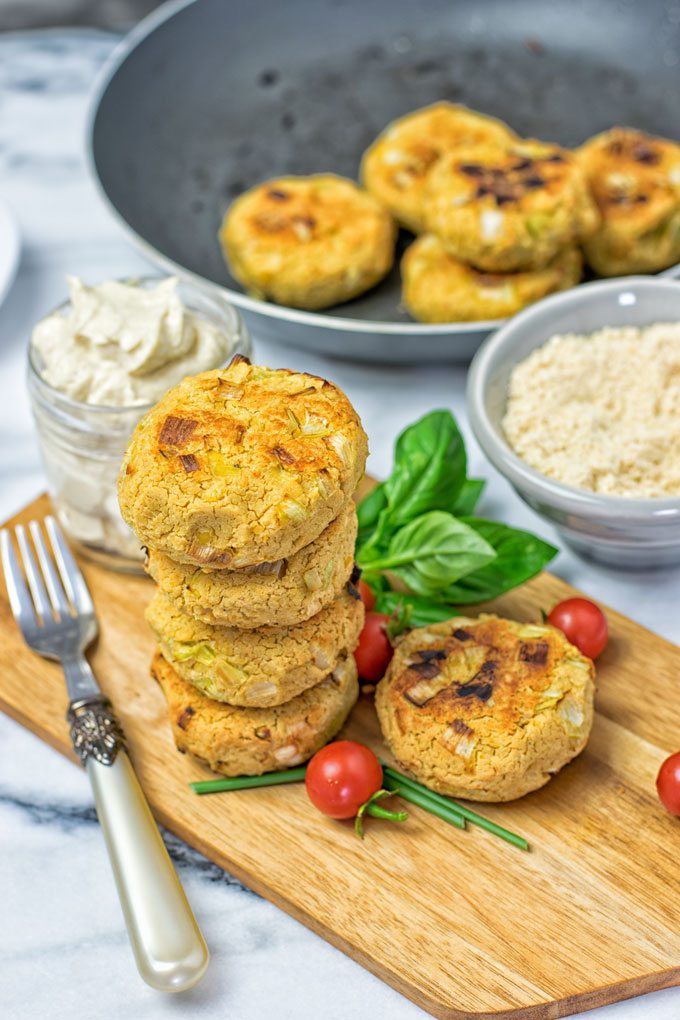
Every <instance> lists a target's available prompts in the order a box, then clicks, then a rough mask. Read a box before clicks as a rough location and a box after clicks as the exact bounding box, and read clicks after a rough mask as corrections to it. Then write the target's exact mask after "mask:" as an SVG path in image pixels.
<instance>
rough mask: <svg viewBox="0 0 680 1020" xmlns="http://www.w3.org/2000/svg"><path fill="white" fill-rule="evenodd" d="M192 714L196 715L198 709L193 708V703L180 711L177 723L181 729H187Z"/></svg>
mask: <svg viewBox="0 0 680 1020" xmlns="http://www.w3.org/2000/svg"><path fill="white" fill-rule="evenodd" d="M192 715H196V709H194V708H192V707H191V705H187V707H186V708H185V709H184V710H183V711H182V712H180V714H179V716H178V718H177V725H178V726H179V728H180V729H181V730H185V729H186V728H187V726H188V724H189V720H190V719H191V717H192Z"/></svg>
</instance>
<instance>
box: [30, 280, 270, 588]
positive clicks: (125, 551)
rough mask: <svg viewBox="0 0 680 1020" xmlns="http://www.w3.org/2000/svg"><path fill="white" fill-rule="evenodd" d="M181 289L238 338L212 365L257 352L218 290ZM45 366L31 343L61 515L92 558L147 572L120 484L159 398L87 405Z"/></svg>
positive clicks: (190, 303) (39, 415) (38, 411)
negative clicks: (128, 453)
mask: <svg viewBox="0 0 680 1020" xmlns="http://www.w3.org/2000/svg"><path fill="white" fill-rule="evenodd" d="M162 279H164V278H163V277H160V276H159V277H155V276H154V277H144V278H142V279H137V278H135V279H133V280H124V281H121V282H124V283H134V284H136V285H138V286H140V287H154V286H157V285H158V284H159V283H160V282H161V280H162ZM178 294H179V297H180V299H181V301H182V303H183V304H184V305H185V307H186V308H188V309H189V310H190V311H191V312H193V313H194V314H195V315H197V316H199V317H200V318H202V319H206V320H207V321H208V322H210V323H211V324H212V325H214V326H216V327H217V328H218V329H220V330H221V331H222V332H223V333H225V334H226V335H227V336H228V337H229V338H230V339H231V348H230V350H229V353H228V356H227V357H226V358H225V359H224V360H223V361H221V362H220V364H219V365H213V366H211V367H212V368H219V367H221V365H222V364H226V363H227V362H228V361H229V360H231V358H232V357H233V356H234V355H235V354H245V355H249V354H250V350H251V345H250V339H249V337H248V334H247V332H246V330H245V327H244V325H243V322H242V320H241V316H240V315H239V313H238V312H237V311H236V309H235V308H233V307H232V306H231V305H230V304H229V303H228V302H227V301H226V300H225V299H224V298H223V297H222V295H221V294H220V293H219V291H218V290H217V289H215V290H208V289H207V288H206V289H203V288H201V287H200V286H194V285H192V284H189V283H186V282H185V281H183V280H180V281H179V284H178ZM69 308H70V302H68V301H66V302H64V304H62V305H60V306H59V307H58V308H57V309H55V312H58V313H62V314H65V313H67V312H68V310H69ZM44 368H45V366H44V363H43V362H42V358H41V355H40V353H39V352H38V351H37V350H36V348H35V347H34V346H33V344H32V343H30V344H29V349H28V391H29V395H30V399H31V408H32V411H33V417H34V419H35V424H36V429H37V433H38V440H39V444H40V452H41V456H42V461H43V465H44V468H45V475H46V477H47V489H48V492H49V495H50V498H51V500H52V505H53V507H54V510H55V513H56V516H57V517H58V518H59V521H60V523H61V525H62V527H63V529H64V531H65V532H66V533H67V535H68V536H69V538H70V539H71V541H72V543H73V544H74V545H75V546H76V548H77V549H79V550H80V551H81V552H82V553H83V554H84V555H85V556H87V557H88V558H89V559H91V560H95V561H96V562H98V563H101V564H103V565H104V566H106V567H110V568H111V569H114V570H121V571H126V572H128V573H142V571H143V559H144V554H143V551H142V548H141V546H140V542H139V539H138V538H137V537H136V536H135V535H134V534H133V532H132V531H131V530H130V528H129V527H128V526H127V524H126V523H125V522H124V520H123V519H122V517H121V515H120V510H119V509H118V495H117V488H116V487H117V479H118V471H119V468H120V463H121V460H122V458H123V454H124V453H125V450H126V448H127V445H128V442H129V439H130V436H131V435H132V431H133V429H134V427H135V425H136V424H137V422H138V421H139V419H140V418H141V417H143V415H144V414H146V413H147V411H149V410H150V409H151V407H152V406H153V404H147V405H139V404H138V405H135V406H133V407H106V406H102V405H98V404H85V403H81V402H80V401H77V400H73V399H72V398H71V397H68V396H66V395H65V394H64V393H61V392H60V391H59V390H57V389H55V388H54V387H53V386H51V385H50V384H49V383H48V382H46V381H45V379H44V377H43V371H44ZM177 381H178V382H179V379H178V380H177ZM159 399H160V397H159Z"/></svg>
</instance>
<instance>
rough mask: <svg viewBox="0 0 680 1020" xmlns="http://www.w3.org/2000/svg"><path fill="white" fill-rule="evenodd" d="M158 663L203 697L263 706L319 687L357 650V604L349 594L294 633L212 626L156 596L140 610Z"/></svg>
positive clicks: (287, 629)
mask: <svg viewBox="0 0 680 1020" xmlns="http://www.w3.org/2000/svg"><path fill="white" fill-rule="evenodd" d="M146 620H147V623H148V624H149V626H150V627H151V629H152V631H153V632H154V635H155V637H156V640H157V641H158V645H159V647H160V650H161V652H162V653H163V656H164V658H165V659H166V660H167V661H168V662H169V663H170V664H171V665H172V666H173V668H174V669H175V671H176V672H177V673H178V674H179V676H181V677H182V679H183V680H186V681H187V682H188V683H190V684H193V685H194V687H196V688H197V689H198V690H199V691H202V692H203V693H204V694H206V695H207V696H208V697H209V698H214V699H215V700H216V701H225V702H227V703H228V704H230V705H242V706H246V707H247V706H250V707H256V708H269V707H272V706H274V705H281V704H282V703H283V702H284V701H290V699H291V698H294V697H296V696H297V695H298V694H301V693H302V691H306V690H307V688H309V687H313V686H314V685H315V684H318V683H320V682H321V681H322V680H323V679H324V677H326V676H328V674H329V673H330V672H332V670H334V669H335V667H336V665H337V664H338V662H339V661H340V659H344V658H346V657H347V655H349V654H351V653H352V652H353V651H354V649H355V648H356V646H357V642H358V640H359V634H360V633H361V628H362V627H363V624H364V606H363V603H362V601H361V599H358V598H354V597H353V596H352V595H350V594H349V592H347V591H345V592H343V593H342V594H340V595H339V596H338V597H337V598H336V599H335V600H334V601H333V602H331V604H330V605H329V606H326V608H325V609H322V610H321V612H320V613H317V614H316V616H313V617H312V618H311V619H310V620H306V621H305V622H304V623H300V624H298V625H297V626H296V627H283V626H277V627H259V628H258V629H257V630H240V629H239V628H237V627H212V626H210V625H209V624H205V623H201V621H200V620H196V619H194V618H193V617H191V616H187V615H186V614H185V613H182V612H181V611H180V610H179V609H177V608H175V606H174V605H173V603H172V602H170V600H169V599H168V598H167V597H166V596H165V595H163V594H162V592H158V593H157V594H156V596H155V597H154V598H153V599H152V600H151V603H150V604H149V606H148V607H147V610H146Z"/></svg>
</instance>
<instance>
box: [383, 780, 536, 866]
mask: <svg viewBox="0 0 680 1020" xmlns="http://www.w3.org/2000/svg"><path fill="white" fill-rule="evenodd" d="M381 765H382V767H383V772H384V774H385V785H386V786H391V785H392V784H394V785H395V786H400V787H401V796H402V797H403V798H404V799H408V798H407V797H406V794H407V792H412V793H416V794H417V795H418V796H419V797H421V798H423V799H424V800H425V801H426V802H427V803H424V804H422V803H421V804H420V807H424V808H425V810H426V811H431V813H432V814H433V815H437V817H439V818H441V817H442V815H440V814H438V812H437V811H435V810H433V808H432V807H431V806H430V805H436V806H437V807H440V808H441V807H443V808H445V809H447V810H448V811H449V812H453V813H455V814H457V815H458V817H459V818H461V819H467V821H469V822H471V823H472V824H473V825H477V826H479V828H480V829H486V830H487V832H492V833H493V834H494V836H499V837H500V839H504V840H505V841H506V843H512V845H513V846H516V847H519V849H520V850H528V849H529V844H528V843H527V841H526V839H524V838H523V837H522V836H518V835H516V834H515V833H514V832H510V831H509V830H508V829H504V828H503V826H502V825H496V823H495V822H491V821H489V819H488V818H484V816H483V815H478V814H477V812H476V811H471V810H470V808H466V807H463V805H462V804H458V803H457V801H455V800H451V799H450V798H449V797H444V796H442V794H441V793H435V792H434V791H433V790H428V788H427V787H426V786H422V784H421V783H417V782H416V781H415V779H409V777H408V776H405V775H403V774H402V773H401V772H397V770H396V769H393V768H391V767H390V766H389V765H385V763H384V762H381ZM413 803H414V804H415V803H417V801H415V800H414V801H413ZM453 824H455V822H454V823H453Z"/></svg>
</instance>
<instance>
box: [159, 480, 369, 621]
mask: <svg viewBox="0 0 680 1020" xmlns="http://www.w3.org/2000/svg"><path fill="white" fill-rule="evenodd" d="M356 537H357V515H356V509H355V506H354V502H353V501H352V500H350V501H349V502H348V503H347V505H346V507H345V508H344V509H343V510H341V512H340V513H339V514H338V516H337V517H336V518H335V520H333V521H331V523H330V524H329V525H328V527H327V528H326V529H325V530H324V531H322V532H321V534H320V535H319V537H318V538H317V539H315V540H314V541H313V542H311V543H310V544H309V545H306V546H304V547H303V548H302V549H300V551H299V552H296V553H294V554H293V555H292V556H290V557H288V558H287V559H283V560H277V561H275V562H274V563H270V564H267V563H264V564H259V565H258V566H257V567H255V568H252V569H248V568H245V569H243V570H209V569H208V570H203V569H201V568H200V567H195V566H191V565H189V564H186V563H175V562H174V560H171V559H170V557H169V556H166V555H164V553H160V552H157V551H156V550H155V549H150V550H149V555H148V563H147V570H148V572H149V574H151V576H152V577H153V579H154V581H155V582H156V584H157V585H158V586H159V588H160V589H161V591H163V592H165V594H166V595H167V596H168V598H170V599H172V601H173V602H174V603H175V605H176V606H178V608H179V609H182V610H184V612H185V613H188V614H189V615H190V616H194V617H196V619H197V620H202V621H203V622H204V623H212V624H218V625H228V626H230V627H241V628H254V627H263V626H276V625H278V626H281V627H290V626H293V625H295V624H298V623H303V622H304V621H305V620H308V619H309V618H310V617H311V616H314V615H315V613H318V612H319V611H320V610H322V609H323V608H324V606H327V605H328V604H329V603H330V602H332V601H333V599H334V598H335V597H336V596H337V595H339V594H340V592H341V591H342V590H343V588H344V587H345V585H346V583H347V580H348V578H349V576H350V574H351V573H352V568H353V565H354V545H355V542H356Z"/></svg>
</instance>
